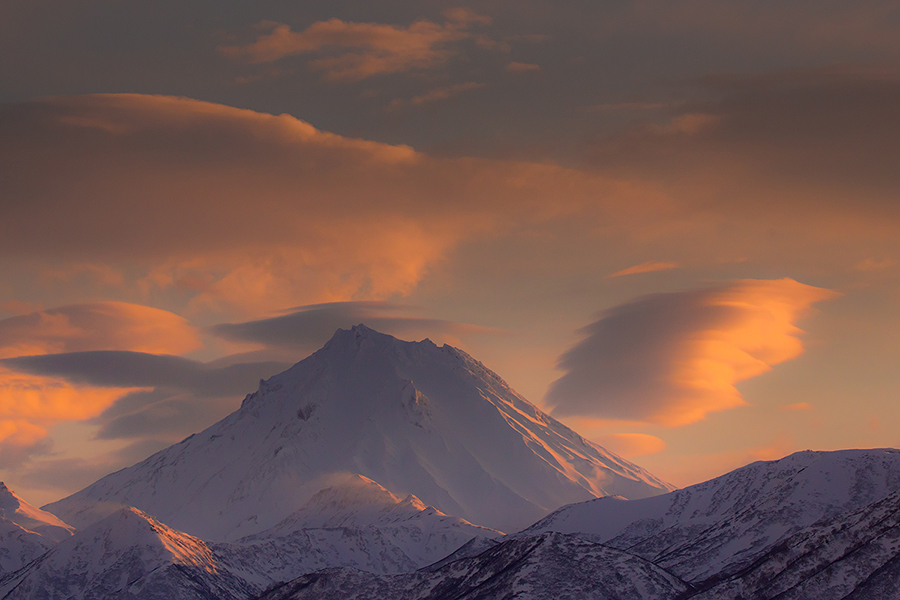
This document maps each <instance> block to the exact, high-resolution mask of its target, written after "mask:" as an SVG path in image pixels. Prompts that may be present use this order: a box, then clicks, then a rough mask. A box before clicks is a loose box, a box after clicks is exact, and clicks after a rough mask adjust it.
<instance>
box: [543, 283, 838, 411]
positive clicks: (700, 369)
mask: <svg viewBox="0 0 900 600" xmlns="http://www.w3.org/2000/svg"><path fill="white" fill-rule="evenodd" d="M835 295H836V294H835V293H834V292H832V291H830V290H826V289H821V288H816V287H812V286H809V285H804V284H802V283H798V282H796V281H794V280H791V279H780V280H771V281H761V280H741V281H735V282H732V283H729V284H726V285H721V286H716V287H712V288H707V289H701V290H694V291H688V292H678V293H670V294H655V295H652V296H646V297H643V298H639V299H638V300H635V301H633V302H629V303H627V304H623V305H621V306H618V307H615V308H612V309H610V310H608V311H606V312H605V313H604V314H603V317H602V318H601V319H600V320H599V321H596V322H594V323H592V324H590V325H588V326H587V327H585V328H584V329H583V333H584V334H585V335H586V337H585V339H584V340H582V341H581V342H580V343H578V344H577V345H575V346H574V347H573V348H571V349H570V350H569V351H567V352H566V353H565V354H563V355H562V356H561V357H560V359H559V368H560V369H562V370H564V371H566V373H565V375H563V376H562V377H561V378H559V379H558V380H556V381H555V382H554V383H553V384H552V385H551V386H550V389H549V391H548V393H547V397H546V399H545V401H546V402H547V403H548V404H549V405H552V406H553V410H552V414H553V415H555V416H559V417H570V416H580V417H594V418H604V419H615V420H630V421H643V422H651V423H658V424H662V425H666V426H680V425H687V424H689V423H694V422H696V421H699V420H701V419H703V418H704V417H705V416H706V415H707V414H708V413H710V412H715V411H721V410H727V409H730V408H735V407H738V406H741V405H743V404H745V402H744V399H743V398H742V397H741V394H740V392H738V390H737V389H736V388H735V384H736V383H737V382H739V381H743V380H745V379H749V378H751V377H756V376H757V375H760V374H762V373H765V372H766V371H768V370H770V369H771V368H772V367H773V366H774V365H777V364H779V363H782V362H784V361H787V360H790V359H792V358H796V357H797V356H799V355H800V354H801V353H802V352H803V344H802V342H801V341H800V339H799V337H798V336H799V335H800V334H801V333H802V332H801V330H800V329H798V328H797V327H796V326H795V324H794V323H795V322H796V321H797V320H798V319H799V318H801V317H802V316H803V315H804V314H806V312H807V311H808V310H809V308H810V306H811V305H812V304H814V303H816V302H820V301H822V300H827V299H829V298H832V297H834V296H835Z"/></svg>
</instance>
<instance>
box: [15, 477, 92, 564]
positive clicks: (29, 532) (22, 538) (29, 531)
mask: <svg viewBox="0 0 900 600" xmlns="http://www.w3.org/2000/svg"><path fill="white" fill-rule="evenodd" d="M74 531H75V528H74V527H71V526H69V525H67V524H66V523H63V522H62V521H61V520H60V519H59V518H57V517H56V516H54V515H52V514H50V513H48V512H45V511H43V510H41V509H39V508H37V507H35V506H32V505H31V504H29V503H28V502H25V501H24V500H22V499H21V498H20V497H19V496H17V495H16V494H15V493H14V492H13V491H12V490H10V489H9V488H8V487H6V484H4V483H2V482H0V575H3V574H4V573H8V572H10V571H15V570H16V569H18V568H20V567H22V566H24V565H26V564H28V563H29V562H31V561H32V560H34V559H35V558H37V557H38V556H40V555H42V554H44V553H45V552H47V551H48V550H50V549H51V548H52V547H54V546H55V545H56V543H57V542H59V541H61V540H63V539H66V538H68V537H71V536H72V533H73V532H74Z"/></svg>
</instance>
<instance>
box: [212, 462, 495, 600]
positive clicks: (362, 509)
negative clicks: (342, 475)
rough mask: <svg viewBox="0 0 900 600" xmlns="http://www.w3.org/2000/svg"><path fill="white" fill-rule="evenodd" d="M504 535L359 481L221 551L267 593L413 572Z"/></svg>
mask: <svg viewBox="0 0 900 600" xmlns="http://www.w3.org/2000/svg"><path fill="white" fill-rule="evenodd" d="M500 536H501V534H500V533H499V532H497V531H494V530H492V529H485V528H483V527H477V526H475V525H472V524H471V523H468V522H466V521H463V520H462V519H459V518H456V517H450V516H447V515H445V514H443V513H441V512H440V511H437V510H435V509H434V508H431V507H428V506H425V505H424V504H423V503H422V502H421V501H420V500H419V499H418V498H416V497H415V496H408V497H407V498H404V499H401V498H398V497H397V496H394V495H393V494H391V493H390V492H388V491H387V490H386V489H384V488H383V487H381V486H380V485H378V484H377V483H375V482H373V481H371V480H369V479H366V478H364V477H362V476H359V475H355V476H349V477H347V479H346V480H345V481H343V482H341V484H340V485H335V486H333V487H330V488H327V489H325V490H322V491H321V492H319V493H318V494H316V495H315V496H313V498H312V499H311V500H310V501H309V502H308V503H307V504H306V505H305V506H304V507H302V508H301V509H300V510H298V511H296V512H295V513H293V514H291V515H290V516H288V517H287V518H286V519H285V520H284V521H282V522H281V523H279V524H277V525H276V526H275V527H273V528H271V529H268V530H266V531H264V532H261V533H259V534H256V535H251V536H248V537H246V538H244V539H241V540H239V541H237V542H235V543H231V544H225V543H220V544H215V545H214V547H215V552H216V555H217V556H220V557H221V558H222V560H223V562H224V563H226V564H228V565H229V568H230V569H231V570H232V572H235V573H238V574H240V575H241V576H242V577H244V578H245V579H247V580H248V581H252V582H255V583H259V584H260V585H264V586H268V585H269V584H271V583H272V582H277V581H288V580H291V579H294V578H296V577H298V576H300V575H302V574H304V573H310V572H312V571H317V570H319V569H324V568H327V567H335V566H351V567H355V568H357V569H363V570H365V571H370V572H372V573H402V572H409V571H414V570H416V569H419V568H421V567H424V566H426V565H429V564H431V563H433V562H435V561H437V560H439V559H441V558H443V557H445V556H447V555H448V554H450V553H451V552H453V551H454V550H456V549H457V548H459V547H460V546H462V545H464V544H466V543H467V542H470V541H473V540H483V539H493V538H497V537H500Z"/></svg>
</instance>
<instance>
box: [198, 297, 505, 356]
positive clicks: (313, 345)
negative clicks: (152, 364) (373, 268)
mask: <svg viewBox="0 0 900 600" xmlns="http://www.w3.org/2000/svg"><path fill="white" fill-rule="evenodd" d="M404 309H405V307H403V306H401V305H398V304H391V303H388V302H333V303H330V304H314V305H311V306H302V307H299V308H297V309H294V310H292V311H290V312H289V313H288V314H285V315H281V316H278V317H272V318H269V319H260V320H256V321H247V322H244V323H221V324H218V325H214V326H212V327H210V328H209V332H210V333H212V334H213V335H216V336H219V337H222V338H225V339H227V340H231V341H235V342H251V343H257V344H262V345H264V346H280V347H283V348H296V349H303V350H315V349H317V348H319V347H320V346H321V345H322V344H324V343H325V342H326V341H328V340H329V339H330V338H331V336H332V335H334V332H335V331H336V330H337V329H338V328H342V329H349V328H350V327H351V326H353V325H356V324H359V323H365V324H366V325H368V326H370V327H372V328H374V329H377V330H378V331H381V332H382V333H387V334H390V335H395V336H397V337H401V338H403V339H420V338H422V337H425V336H427V335H432V336H433V335H435V334H437V335H448V336H450V337H452V338H454V339H455V338H456V336H459V335H461V334H497V333H501V331H500V330H497V329H492V328H489V327H480V326H478V325H468V324H465V323H455V322H452V321H445V320H442V319H425V318H418V317H409V316H402V315H398V314H393V315H392V314H391V312H394V313H397V312H399V311H402V310H404Z"/></svg>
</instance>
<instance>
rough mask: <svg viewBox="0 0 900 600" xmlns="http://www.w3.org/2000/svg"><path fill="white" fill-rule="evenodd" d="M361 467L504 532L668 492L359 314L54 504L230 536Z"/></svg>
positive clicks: (514, 398)
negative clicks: (232, 401) (214, 414)
mask: <svg viewBox="0 0 900 600" xmlns="http://www.w3.org/2000/svg"><path fill="white" fill-rule="evenodd" d="M352 475H361V476H364V477H365V478H367V479H369V480H371V481H373V482H376V483H377V484H379V485H380V486H383V487H384V488H385V489H386V490H388V491H389V492H390V493H392V494H394V495H396V496H398V497H401V498H402V497H406V496H407V495H409V494H413V495H415V496H416V497H417V498H419V499H420V500H421V501H422V502H423V503H424V504H425V505H428V506H433V507H435V508H436V509H437V510H439V511H441V512H443V513H445V514H447V515H452V516H454V517H459V518H462V519H465V520H467V521H469V522H471V523H474V524H476V525H481V526H486V527H490V528H493V529H498V530H502V531H507V532H510V531H516V530H518V529H520V528H522V527H525V526H527V525H529V524H531V523H533V522H534V521H535V520H537V519H539V518H541V517H543V516H545V515H546V514H547V513H549V512H550V511H552V510H554V509H556V508H558V507H560V506H562V505H565V504H569V503H572V502H580V501H584V500H588V499H591V498H597V497H602V496H607V495H618V496H623V497H626V498H644V497H649V496H653V495H657V494H660V493H663V492H667V491H669V490H671V489H673V488H672V486H670V485H668V484H666V483H665V482H663V481H661V480H660V479H658V478H656V477H654V476H653V475H651V474H650V473H648V472H647V471H645V470H644V469H641V468H640V467H638V466H636V465H634V464H632V463H630V462H628V461H626V460H624V459H622V458H620V457H618V456H616V455H614V454H612V453H610V452H607V451H606V450H604V449H603V448H601V447H599V446H597V445H595V444H593V443H591V442H589V441H587V440H585V439H584V438H582V437H581V436H579V435H578V434H577V433H575V432H573V431H572V430H571V429H569V428H567V427H565V426H564V425H562V424H561V423H559V422H558V421H556V420H554V419H553V418H551V417H549V416H548V415H546V414H545V413H543V412H542V411H540V410H539V409H538V408H537V407H535V406H534V405H533V404H531V403H530V402H528V401H527V400H525V399H524V398H522V397H521V396H520V395H519V394H517V393H516V392H515V391H514V390H512V389H511V388H510V387H509V386H508V385H507V384H506V383H505V382H504V381H503V380H502V379H501V378H500V377H498V376H497V375H496V374H494V373H493V372H491V371H490V370H488V369H487V368H486V367H485V366H484V365H482V364H481V363H480V362H478V361H477V360H475V359H473V358H472V357H470V356H469V355H467V354H466V353H464V352H462V351H460V350H458V349H456V348H453V347H450V346H447V345H445V346H442V347H438V346H436V345H435V344H433V343H432V342H431V341H429V340H424V341H422V342H404V341H400V340H397V339H396V338H393V337H391V336H388V335H384V334H381V333H378V332H376V331H373V330H371V329H369V328H367V327H365V326H364V325H359V326H356V327H353V328H352V329H350V330H338V331H337V333H335V335H334V337H333V338H332V339H331V340H330V341H329V342H328V343H327V344H326V345H325V346H324V347H323V348H322V349H320V350H319V351H317V352H316V353H314V354H313V355H311V356H310V357H308V358H307V359H305V360H303V361H301V362H299V363H297V364H296V365H294V366H293V367H291V368H290V369H288V370H287V371H285V372H284V373H281V374H279V375H276V376H274V377H272V378H270V379H269V380H267V381H263V382H261V383H260V387H259V390H258V391H257V392H255V393H253V394H250V395H248V396H247V397H246V399H245V400H244V402H243V404H242V406H241V408H240V409H239V410H237V411H236V412H234V413H232V414H231V415H229V416H228V417H226V418H225V419H223V420H222V421H220V422H219V423H216V424H215V425H213V426H212V427H210V428H208V429H207V430H205V431H203V432H202V433H199V434H196V435H194V436H191V437H189V438H188V439H186V440H184V441H182V442H181V443H179V444H176V445H174V446H171V447H169V448H167V449H165V450H163V451H161V452H158V453H157V454H155V455H153V456H151V457H150V458H148V459H146V460H145V461H143V462H141V463H139V464H137V465H135V466H133V467H130V468H128V469H124V470H122V471H119V472H117V473H113V474H111V475H108V476H106V477H104V478H103V479H101V480H100V481H98V482H96V483H95V484H93V485H91V486H89V487H87V488H86V489H84V490H82V491H80V492H78V493H76V494H74V495H72V496H70V497H68V498H65V499H63V500H60V501H58V502H55V503H53V504H50V505H48V506H47V507H45V508H46V509H47V510H49V511H51V512H53V513H54V514H57V515H60V516H61V517H62V518H63V519H64V520H66V521H67V522H69V523H72V524H74V525H75V526H77V527H80V528H83V527H86V526H88V525H89V524H91V523H93V522H95V521H97V520H98V519H100V518H102V517H104V516H106V515H107V514H110V513H111V512H112V511H114V510H116V509H117V508H119V507H121V506H133V507H136V508H139V509H140V510H142V511H144V512H145V513H147V514H149V515H152V516H153V517H155V518H157V519H159V520H160V521H162V522H164V523H166V524H168V525H170V526H172V527H175V528H177V529H179V530H182V531H186V532H188V533H190V534H191V535H196V536H198V537H200V538H202V539H205V540H220V541H228V540H237V539H239V538H242V537H244V536H247V535H252V534H258V533H260V532H262V531H264V530H266V529H269V528H271V527H273V526H274V525H276V524H277V523H279V522H280V521H282V520H283V519H285V518H286V517H287V516H288V515H290V514H291V513H293V512H294V511H296V510H297V509H298V508H300V507H301V506H303V505H304V504H305V503H306V502H307V501H308V500H309V499H310V498H312V497H313V496H314V495H315V494H317V493H318V492H320V491H321V490H322V489H325V488H327V487H331V485H332V483H333V482H334V481H335V479H341V478H346V477H347V476H352Z"/></svg>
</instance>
